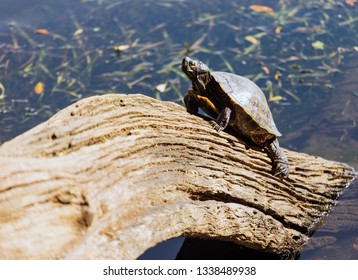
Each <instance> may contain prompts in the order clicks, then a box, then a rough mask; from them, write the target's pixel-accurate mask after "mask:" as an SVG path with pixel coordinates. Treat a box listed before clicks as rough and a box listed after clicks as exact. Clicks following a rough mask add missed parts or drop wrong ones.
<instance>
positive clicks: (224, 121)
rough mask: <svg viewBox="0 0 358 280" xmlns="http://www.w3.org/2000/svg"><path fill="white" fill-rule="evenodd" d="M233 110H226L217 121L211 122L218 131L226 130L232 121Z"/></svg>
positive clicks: (227, 108)
mask: <svg viewBox="0 0 358 280" xmlns="http://www.w3.org/2000/svg"><path fill="white" fill-rule="evenodd" d="M230 116H231V109H230V108H229V107H226V108H224V110H222V111H221V112H220V114H219V116H218V117H217V119H216V121H211V122H210V123H211V125H212V126H213V128H214V129H215V130H216V131H221V130H224V129H225V128H226V127H227V126H228V124H229V121H230Z"/></svg>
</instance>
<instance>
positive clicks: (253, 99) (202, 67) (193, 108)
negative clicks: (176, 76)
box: [181, 57, 289, 178]
mask: <svg viewBox="0 0 358 280" xmlns="http://www.w3.org/2000/svg"><path fill="white" fill-rule="evenodd" d="M181 69H182V71H183V72H184V74H185V75H186V76H187V77H188V78H189V79H190V81H191V82H192V88H191V89H189V90H188V92H187V94H186V95H185V96H184V103H185V106H186V108H187V111H188V112H189V113H193V114H198V110H199V108H201V109H202V110H203V111H204V112H205V113H207V114H208V115H209V116H210V117H212V118H213V119H215V120H212V121H211V124H212V126H213V128H214V129H215V130H217V131H221V130H224V129H225V128H226V127H227V126H228V125H229V126H230V127H231V128H233V129H234V131H236V132H238V133H239V134H241V135H243V136H245V137H247V138H248V139H250V140H251V141H252V142H253V143H254V144H255V145H257V146H259V147H260V148H262V149H264V150H265V151H266V153H267V154H268V156H269V157H270V158H271V161H272V173H273V175H275V176H277V177H279V178H287V177H288V174H289V165H288V160H287V157H286V155H285V153H284V152H283V150H282V149H281V147H280V145H279V143H278V140H277V137H279V136H281V133H280V132H279V131H278V129H277V127H276V125H275V122H274V120H273V117H272V114H271V111H270V108H269V106H268V103H267V100H266V97H265V95H264V93H263V92H262V90H261V89H260V88H259V87H258V86H257V85H256V84H255V83H254V82H252V81H251V80H250V79H248V78H246V77H243V76H239V75H236V74H232V73H228V72H219V71H210V69H209V67H208V66H207V65H206V64H205V63H203V62H201V61H199V60H194V59H191V58H189V57H184V58H183V60H182V65H181Z"/></svg>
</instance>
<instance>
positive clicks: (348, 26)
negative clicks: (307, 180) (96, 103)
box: [0, 0, 358, 259]
mask: <svg viewBox="0 0 358 280" xmlns="http://www.w3.org/2000/svg"><path fill="white" fill-rule="evenodd" d="M352 2H353V1H343V0H342V1H338V0H337V1H323V0H322V1H318V0H317V1H311V0H308V1H303V0H302V1H300V0H292V1H289V0H280V1H243V0H241V1H229V0H224V1H222V0H221V1H218V0H211V1H205V4H203V3H204V1H199V0H197V1H195V0H191V1H189V0H177V1H170V0H157V1H155V0H142V1H139V0H131V1H129V0H122V1H118V0H117V1H115V0H97V1H90V0H87V1H75V0H72V1H71V0H61V1H60V0H52V1H45V0H36V1H27V0H12V1H5V0H0V83H1V84H0V144H1V143H3V142H5V141H8V140H10V139H12V138H13V137H15V136H16V135H19V134H21V133H22V132H24V131H26V130H28V129H30V128H32V127H34V126H35V125H37V124H39V123H41V122H43V121H45V120H47V119H48V118H49V117H51V116H52V115H53V114H55V113H56V112H57V111H59V110H61V109H62V108H64V107H66V106H68V105H69V104H71V103H73V102H75V101H77V100H79V99H81V98H83V97H88V96H91V95H96V94H104V93H109V92H123V93H137V92H140V93H143V94H146V95H149V96H152V97H156V98H158V99H162V100H170V101H174V102H178V103H181V100H182V97H183V94H185V92H186V91H187V89H188V87H189V82H188V80H187V79H186V78H185V77H184V76H183V74H182V73H181V71H180V69H179V64H180V61H181V58H182V57H183V56H185V55H189V56H191V57H195V58H197V59H200V60H203V61H205V62H206V63H207V64H209V65H210V67H212V68H213V69H215V70H217V71H228V72H235V73H237V74H240V75H243V76H247V77H249V78H251V79H253V80H254V81H255V82H256V83H257V84H258V85H259V86H260V87H261V88H262V89H263V90H264V92H265V94H266V96H267V98H268V100H269V105H270V108H271V110H272V113H273V116H274V119H275V122H276V125H277V127H278V128H279V130H280V131H281V133H282V134H283V137H282V138H281V139H280V143H281V145H282V146H283V147H287V148H289V149H292V150H296V151H300V152H306V153H309V154H313V155H318V156H322V157H325V158H327V159H331V160H336V161H342V162H346V163H348V164H349V165H351V166H353V167H354V168H356V169H358V129H357V122H358V81H357V77H358V67H357V66H358V35H357V30H358V28H357V24H358V4H354V2H353V6H352ZM253 4H255V5H259V6H260V5H265V6H268V7H270V8H271V9H272V12H271V11H270V10H267V9H266V10H264V11H257V8H256V11H254V10H253V8H252V7H250V5H253ZM259 9H260V7H259ZM261 10H262V7H261ZM356 189H357V183H355V184H352V185H351V187H350V188H349V189H347V191H346V192H345V193H344V195H343V196H342V198H341V199H340V203H339V205H338V206H337V207H336V208H335V209H334V210H333V212H332V214H331V215H330V216H329V217H327V222H326V226H325V224H323V225H322V227H321V229H320V230H318V231H317V232H316V233H315V235H314V238H313V239H314V240H315V241H316V242H315V246H313V245H312V246H311V247H310V248H307V250H305V251H304V252H303V254H302V255H301V258H302V259H358V218H357V216H358V202H357V201H358V191H357V190H356ZM342 213H343V217H353V218H352V219H349V218H346V220H348V222H346V221H345V222H344V221H342V219H341V218H340V217H342ZM344 215H345V216H344ZM354 217H355V218H354ZM337 219H338V220H339V221H338V222H336V221H337ZM349 220H350V221H349ZM332 221H335V222H332ZM331 224H335V227H334V228H332V226H331ZM181 242H182V240H181V239H175V240H172V241H168V242H166V243H164V244H161V245H159V246H158V247H156V248H155V249H153V250H150V251H149V252H147V253H146V254H145V255H144V256H142V258H157V259H165V258H174V257H175V254H176V251H177V250H178V249H179V246H180V244H181Z"/></svg>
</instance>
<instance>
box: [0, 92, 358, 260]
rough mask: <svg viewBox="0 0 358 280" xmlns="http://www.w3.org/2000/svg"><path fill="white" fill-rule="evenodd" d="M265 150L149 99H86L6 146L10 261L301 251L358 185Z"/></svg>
mask: <svg viewBox="0 0 358 280" xmlns="http://www.w3.org/2000/svg"><path fill="white" fill-rule="evenodd" d="M285 152H286V154H287V156H288V159H289V162H290V176H289V178H288V179H287V180H280V179H278V178H276V177H273V176H271V175H270V170H271V163H270V160H269V158H268V157H267V155H266V154H265V153H263V152H262V151H260V150H255V149H246V148H245V144H244V143H243V142H242V141H241V140H240V139H239V138H237V137H235V136H234V135H231V134H229V133H227V132H220V133H217V132H216V131H214V130H213V129H212V128H211V126H210V124H209V123H208V122H207V121H206V120H204V119H202V118H200V117H198V116H194V115H190V114H189V113H187V112H186V111H185V109H184V108H183V107H181V106H179V105H176V104H174V103H169V102H161V101H157V100H154V99H152V98H149V97H145V96H143V95H124V94H110V95H104V96H96V97H91V98H87V99H84V100H81V101H79V102H77V103H75V104H73V105H71V106H69V107H67V108H65V109H63V110H62V111H60V112H59V113H57V114H56V115H55V116H53V117H52V118H50V119H49V120H48V121H47V122H45V123H42V124H40V125H38V126H37V127H35V128H33V129H31V130H29V131H28V132H26V133H24V134H22V135H20V136H18V137H16V138H14V139H13V140H11V141H9V142H6V143H4V144H3V145H2V146H1V147H0V258H1V259H106V258H109V259H135V258H137V257H138V256H140V255H141V254H142V253H143V252H144V251H145V250H146V249H148V248H150V247H152V246H154V245H156V244H158V243H159V242H162V241H164V240H167V239H170V238H174V237H178V236H185V237H198V238H206V239H208V238H211V239H218V240H226V241H232V242H234V243H236V244H239V245H241V246H244V247H247V248H250V249H257V250H261V251H263V252H268V253H275V254H279V255H280V256H283V257H285V256H286V257H287V256H290V255H292V254H295V253H296V252H299V251H300V250H301V248H302V246H303V245H304V244H305V242H306V241H307V239H308V238H309V236H310V234H311V233H312V232H313V231H314V230H315V228H316V227H317V226H318V224H319V223H320V221H321V219H322V218H323V217H324V216H325V215H327V213H328V212H329V211H330V209H331V207H332V206H333V205H334V204H335V201H336V199H337V197H338V196H339V195H340V193H341V192H342V190H343V189H344V188H345V187H346V186H347V184H349V182H350V181H351V180H352V179H353V177H354V171H353V170H352V168H350V167H348V166H346V165H344V164H342V163H337V162H332V161H328V160H325V159H322V158H319V157H314V156H309V155H306V154H302V153H297V152H292V151H288V150H285Z"/></svg>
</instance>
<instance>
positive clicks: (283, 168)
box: [272, 162, 289, 179]
mask: <svg viewBox="0 0 358 280" xmlns="http://www.w3.org/2000/svg"><path fill="white" fill-rule="evenodd" d="M272 174H273V175H274V176H276V177H279V178H281V179H284V178H287V177H288V174H289V172H288V163H287V162H275V163H274V164H273V166H272Z"/></svg>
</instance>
